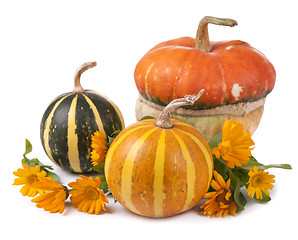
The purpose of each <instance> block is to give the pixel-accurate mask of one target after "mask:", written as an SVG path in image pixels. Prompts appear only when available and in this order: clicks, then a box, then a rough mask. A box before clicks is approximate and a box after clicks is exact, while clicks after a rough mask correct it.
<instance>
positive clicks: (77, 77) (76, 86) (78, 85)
mask: <svg viewBox="0 0 298 240" xmlns="http://www.w3.org/2000/svg"><path fill="white" fill-rule="evenodd" d="M95 66H96V62H87V63H84V64H82V65H81V66H80V67H79V68H78V70H77V71H76V73H75V76H74V88H73V93H83V92H85V89H84V88H83V87H82V85H81V75H82V73H83V72H85V71H86V70H88V69H89V68H93V67H95Z"/></svg>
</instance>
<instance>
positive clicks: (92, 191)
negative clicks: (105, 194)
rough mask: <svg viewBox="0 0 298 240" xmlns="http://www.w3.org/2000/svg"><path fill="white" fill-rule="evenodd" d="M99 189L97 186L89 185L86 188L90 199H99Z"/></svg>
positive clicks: (86, 193)
mask: <svg viewBox="0 0 298 240" xmlns="http://www.w3.org/2000/svg"><path fill="white" fill-rule="evenodd" d="M99 196H100V195H99V191H98V190H97V188H96V187H92V186H88V187H86V190H85V197H86V198H87V199H89V200H97V199H98V198H99Z"/></svg>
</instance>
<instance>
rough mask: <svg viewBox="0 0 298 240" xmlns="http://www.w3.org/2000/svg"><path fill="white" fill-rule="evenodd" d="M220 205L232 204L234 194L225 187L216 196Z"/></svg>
mask: <svg viewBox="0 0 298 240" xmlns="http://www.w3.org/2000/svg"><path fill="white" fill-rule="evenodd" d="M216 202H217V203H218V205H230V203H231V202H232V194H231V191H230V190H226V189H223V192H222V193H221V194H219V195H217V197H216Z"/></svg>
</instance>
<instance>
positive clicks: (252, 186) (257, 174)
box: [247, 166, 275, 199]
mask: <svg viewBox="0 0 298 240" xmlns="http://www.w3.org/2000/svg"><path fill="white" fill-rule="evenodd" d="M248 176H249V177H250V178H249V180H248V182H247V184H249V185H248V188H247V194H248V195H249V196H250V197H251V198H253V197H254V196H255V194H256V198H257V199H263V196H262V192H263V193H265V194H266V195H267V196H269V194H270V193H269V191H268V190H272V188H273V184H272V183H274V182H275V180H274V179H273V178H274V177H275V176H274V175H269V173H268V172H265V171H258V167H257V166H254V167H253V170H250V171H249V173H248Z"/></svg>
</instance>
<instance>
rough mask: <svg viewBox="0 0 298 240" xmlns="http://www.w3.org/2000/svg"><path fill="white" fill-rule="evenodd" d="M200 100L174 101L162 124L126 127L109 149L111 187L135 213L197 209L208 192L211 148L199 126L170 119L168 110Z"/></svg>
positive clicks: (153, 121) (168, 213)
mask: <svg viewBox="0 0 298 240" xmlns="http://www.w3.org/2000/svg"><path fill="white" fill-rule="evenodd" d="M195 97H196V96H188V100H187V102H188V103H185V101H184V100H183V101H182V102H181V100H180V99H179V103H177V102H176V104H171V103H170V104H169V105H168V106H169V108H166V109H165V110H166V111H163V113H162V114H161V116H160V117H159V118H158V119H157V120H156V119H147V120H143V121H140V122H137V123H135V124H133V125H131V126H129V127H127V128H126V129H124V130H123V131H122V132H121V133H120V134H119V135H118V136H117V137H116V138H115V140H114V141H113V143H112V145H111V146H110V148H109V150H108V152H107V156H106V160H105V161H106V162H105V175H106V179H107V183H108V186H109V188H110V190H111V192H112V194H113V195H114V197H115V198H116V199H117V200H118V202H119V203H121V204H122V205H123V206H124V207H126V208H128V209H129V210H130V211H132V212H134V213H137V214H140V215H143V216H148V217H167V216H172V215H176V214H178V213H181V212H185V211H187V210H189V209H191V208H192V207H194V206H195V205H196V204H197V203H198V202H199V201H200V200H201V199H202V197H203V195H204V194H205V193H206V191H207V190H208V188H209V184H210V181H211V178H212V171H213V159H212V155H211V151H210V148H209V145H208V144H207V142H206V140H205V139H204V138H203V137H202V135H201V134H200V133H199V132H198V131H197V130H196V129H195V128H193V127H192V126H190V125H189V124H186V123H184V122H182V121H179V120H172V121H171V118H170V115H169V113H168V112H167V111H168V110H169V109H171V108H172V107H173V106H174V105H176V106H175V107H177V106H178V105H180V104H182V105H185V104H189V103H190V102H193V101H194V98H195ZM177 104H178V105H177ZM165 112H167V113H166V114H165Z"/></svg>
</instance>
